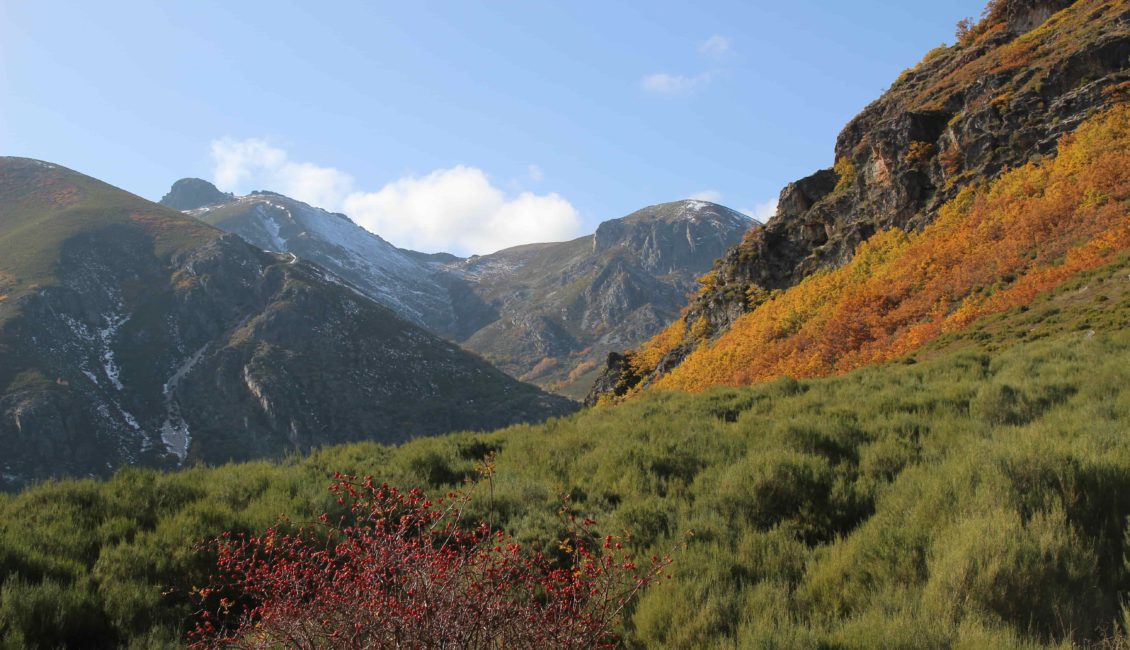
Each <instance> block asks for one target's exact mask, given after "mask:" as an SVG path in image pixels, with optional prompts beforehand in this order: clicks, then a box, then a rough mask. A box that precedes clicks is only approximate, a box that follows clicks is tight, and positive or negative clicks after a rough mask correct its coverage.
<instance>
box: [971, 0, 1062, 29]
mask: <svg viewBox="0 0 1130 650" xmlns="http://www.w3.org/2000/svg"><path fill="white" fill-rule="evenodd" d="M1074 2H1075V0H997V2H994V3H992V4H990V5H989V8H988V9H987V10H986V18H987V22H989V23H990V24H992V23H997V22H1000V23H1004V25H1005V29H1006V30H1007V31H1008V33H1010V34H1012V35H1014V36H1019V35H1020V34H1024V33H1026V32H1029V31H1032V30H1033V29H1035V28H1036V27H1039V26H1040V25H1042V24H1044V23H1045V22H1047V20H1048V18H1051V17H1052V14H1054V13H1056V12H1058V11H1061V10H1063V9H1066V8H1067V7H1070V6H1071V5H1072V4H1073V3H1074Z"/></svg>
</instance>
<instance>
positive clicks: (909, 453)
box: [0, 256, 1130, 650]
mask: <svg viewBox="0 0 1130 650" xmlns="http://www.w3.org/2000/svg"><path fill="white" fill-rule="evenodd" d="M1128 274H1130V259H1128V258H1127V257H1126V256H1123V257H1121V258H1120V259H1118V260H1116V261H1115V262H1114V263H1112V264H1110V265H1107V266H1106V267H1102V268H1100V269H1097V270H1094V271H1090V272H1086V273H1083V274H1080V275H1079V276H1077V277H1076V278H1075V279H1074V280H1073V281H1072V282H1071V283H1069V284H1068V285H1067V286H1064V287H1061V288H1060V289H1057V290H1055V291H1053V292H1051V293H1050V294H1048V295H1045V296H1044V297H1041V298H1038V299H1036V300H1035V301H1033V302H1032V303H1031V304H1030V305H1029V306H1027V308H1023V309H1022V308H1017V309H1013V310H1010V311H1008V312H1005V313H1002V314H999V315H996V316H993V317H990V318H988V319H983V320H982V321H980V322H979V323H978V325H977V326H976V327H975V328H974V329H971V330H967V331H964V332H955V333H951V334H947V335H945V336H943V337H942V338H940V339H938V340H937V341H935V342H934V343H932V344H930V345H929V346H927V347H926V348H924V349H923V350H922V351H921V352H920V353H919V355H918V356H919V361H918V362H917V363H906V362H898V363H890V364H882V365H878V366H872V367H870V368H865V369H861V370H858V371H855V372H853V373H850V374H848V375H847V376H844V377H836V378H828V379H815V380H802V381H795V380H788V379H785V380H781V381H776V382H771V383H767V384H762V385H760V386H755V387H748V388H739V389H715V390H712V391H710V392H707V393H705V394H701V395H690V394H685V393H679V392H670V391H664V392H649V393H646V394H644V395H642V396H641V397H640V398H639V399H636V400H632V401H630V402H627V403H625V404H623V405H621V406H618V407H616V408H611V409H590V410H587V411H585V412H582V413H579V414H576V415H573V416H571V417H569V418H564V419H560V420H555V421H551V422H549V423H546V424H544V425H538V426H520V427H513V428H509V429H506V430H502V431H498V432H494V433H490V434H458V435H452V436H443V437H436V438H428V439H422V440H416V441H412V442H410V443H408V444H405V445H403V446H399V447H392V448H390V447H384V446H380V445H376V444H371V443H368V444H360V445H347V446H338V447H328V448H324V449H320V450H318V451H316V452H314V453H312V454H311V455H310V456H308V457H303V458H299V457H292V458H289V459H287V460H286V461H284V462H283V463H281V464H269V463H263V462H259V463H248V464H238V465H229V466H225V467H220V468H216V469H204V468H194V469H188V470H185V471H182V472H175V473H155V472H142V471H136V470H130V471H126V472H123V473H121V474H119V475H117V476H115V477H114V478H113V479H111V480H109V481H106V482H94V481H81V482H80V481H71V482H66V483H61V484H49V485H43V486H39V487H36V488H33V489H30V490H28V491H26V492H24V493H22V494H19V495H14V496H8V497H5V496H4V495H0V590H2V591H0V593H2V595H3V598H0V644H5V643H6V644H7V645H8V646H11V647H31V646H35V645H38V646H40V647H60V646H62V645H66V644H68V643H71V644H76V643H86V644H91V643H94V644H96V645H99V646H103V647H105V646H112V645H117V644H121V645H128V644H130V643H131V642H132V644H133V645H134V647H158V646H160V645H161V644H162V643H169V644H175V643H176V641H177V640H178V639H181V638H182V635H183V631H184V630H185V628H186V621H187V620H188V619H189V617H190V616H191V613H192V611H193V610H194V609H195V608H194V607H192V606H191V605H190V601H189V593H190V592H191V589H192V587H194V586H198V585H200V584H204V582H205V580H206V576H207V575H208V573H210V572H211V571H212V567H211V563H212V561H213V559H212V558H210V557H208V556H207V555H204V554H200V553H198V552H196V551H194V548H195V544H196V543H197V542H198V540H200V539H202V538H207V537H211V536H215V535H219V534H220V533H221V532H222V531H224V530H257V529H262V528H265V527H267V526H271V525H274V524H276V523H277V521H278V515H279V514H280V513H286V514H287V515H289V516H290V517H291V518H292V520H293V521H295V522H305V521H310V520H311V519H313V518H314V517H315V516H316V515H317V514H318V513H320V512H323V511H326V510H329V511H330V513H331V516H332V517H336V516H337V515H338V514H340V512H339V510H335V508H337V507H338V506H337V505H336V503H337V502H336V500H334V499H333V498H332V497H331V496H330V495H329V494H328V493H327V492H326V486H327V485H328V483H329V482H330V481H331V480H332V473H333V472H334V471H342V472H349V473H356V474H361V475H364V474H373V475H374V476H375V477H376V478H377V479H378V480H379V481H388V482H389V483H391V484H393V485H400V486H404V487H410V486H422V487H425V488H426V489H427V491H428V492H429V493H432V494H444V493H446V492H447V491H448V490H450V489H452V488H459V487H460V486H465V484H464V483H463V481H464V480H465V479H466V478H468V477H473V476H475V475H476V469H475V466H476V464H477V463H481V460H482V458H483V456H484V454H486V453H488V452H494V453H495V454H496V455H495V459H494V468H495V473H494V478H493V481H492V485H491V489H490V492H489V495H490V496H489V497H488V492H487V489H486V488H487V486H486V485H481V486H480V487H479V492H478V495H477V496H478V498H477V500H476V501H475V502H473V504H472V506H473V507H472V509H471V510H470V511H468V512H467V513H466V515H465V516H466V517H467V519H468V520H470V521H476V520H478V519H479V518H486V517H487V516H488V515H489V516H491V517H492V518H493V521H494V522H495V524H496V525H500V526H502V527H504V528H505V529H506V530H508V531H510V532H512V533H513V534H515V535H516V536H517V537H518V538H519V540H521V542H522V543H523V545H525V546H526V548H527V549H543V550H547V551H549V552H551V553H552V552H554V551H556V550H557V548H558V545H559V543H560V540H561V539H562V536H563V533H564V529H565V527H566V526H567V524H566V523H565V521H564V520H563V518H562V516H561V512H562V509H563V504H562V500H561V498H562V497H561V495H563V494H565V495H568V497H569V501H568V502H567V503H566V504H565V508H566V511H567V512H569V513H576V515H577V516H578V517H591V518H593V519H595V520H596V521H597V522H598V531H599V532H602V533H608V534H621V533H622V532H623V531H625V530H627V531H629V532H630V537H629V538H628V540H627V542H626V543H627V545H628V546H629V548H630V549H631V550H632V551H633V552H635V553H637V554H638V555H639V556H643V557H646V556H648V555H651V554H662V553H665V552H667V551H670V550H671V549H672V548H675V549H678V550H676V551H675V553H674V564H673V565H672V579H671V580H670V581H669V582H666V583H664V584H661V585H657V586H656V587H653V588H651V589H650V590H649V591H647V592H645V593H644V595H643V599H642V601H641V602H640V603H639V604H638V606H635V607H633V608H631V610H630V611H628V612H627V613H626V616H625V624H624V632H625V634H626V636H627V644H626V646H627V647H632V648H634V647H647V648H710V647H742V648H746V647H750V648H761V647H770V648H778V647H779V648H798V649H800V648H843V649H845V650H849V649H859V650H871V649H872V648H939V649H945V648H976V649H978V650H981V649H988V650H997V649H999V650H1028V649H1035V648H1045V647H1048V648H1051V647H1055V648H1066V647H1079V648H1111V649H1117V648H1121V647H1125V642H1126V640H1127V637H1126V629H1127V624H1128V623H1130V621H1127V620H1126V619H1125V618H1124V615H1123V614H1121V613H1120V608H1122V607H1123V606H1124V603H1125V599H1126V597H1127V595H1128V594H1130V563H1128V562H1127V559H1126V558H1127V557H1128V554H1130V536H1128V535H1130V529H1128V527H1127V521H1128V520H1127V516H1128V515H1130V446H1128V445H1127V444H1126V439H1127V436H1130V425H1128V423H1130V364H1127V363H1126V362H1125V360H1126V358H1127V356H1128V355H1130V275H1128ZM690 531H693V535H689V534H688V533H689V532H690ZM684 544H685V546H684ZM1120 626H1121V627H1120ZM1104 643H1105V645H1104ZM1120 643H1121V644H1122V645H1120ZM1072 644H1074V645H1072ZM162 647H163V646H162Z"/></svg>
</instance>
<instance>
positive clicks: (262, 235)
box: [162, 179, 460, 338]
mask: <svg viewBox="0 0 1130 650" xmlns="http://www.w3.org/2000/svg"><path fill="white" fill-rule="evenodd" d="M187 181H196V182H198V183H205V184H207V185H208V186H209V187H211V184H210V183H207V182H206V181H202V180H200V179H182V180H180V181H177V184H175V185H174V186H173V191H171V192H170V193H169V195H168V196H166V198H165V199H162V201H167V199H168V198H169V196H172V195H173V194H174V192H175V191H176V187H177V185H180V184H182V183H185V182H187ZM188 212H189V214H191V215H193V216H195V217H197V218H199V219H201V220H202V221H205V222H207V223H210V224H212V225H214V226H216V227H218V228H221V229H223V230H226V231H227V232H231V233H235V234H237V235H239V236H240V237H242V238H243V239H245V240H246V241H248V242H250V243H251V244H253V245H255V246H258V247H259V248H262V249H264V250H268V251H277V252H288V253H294V254H295V255H297V256H299V257H300V258H302V259H304V260H310V261H312V262H314V263H315V264H318V265H319V266H321V267H323V268H325V269H327V270H329V271H332V272H333V273H334V274H335V275H337V276H339V277H341V278H343V279H345V280H347V281H348V282H349V283H350V284H352V285H353V286H355V287H357V288H358V289H359V290H361V291H362V292H364V293H365V294H366V295H367V296H369V297H370V298H372V299H374V300H376V301H377V302H380V303H381V304H383V305H385V306H386V307H388V308H389V309H392V310H393V311H395V312H396V313H397V314H399V315H400V316H401V317H402V318H405V319H408V320H410V321H412V322H413V323H415V324H416V325H419V326H421V327H424V328H427V329H429V330H431V331H432V332H435V333H437V334H440V335H445V336H448V337H452V338H453V336H452V335H453V334H454V333H455V332H456V331H457V330H459V329H460V328H459V323H458V316H457V315H456V312H455V310H454V309H453V305H452V300H451V298H450V297H449V296H448V288H447V286H446V285H445V284H443V283H441V282H440V279H439V278H437V277H436V275H437V274H436V272H435V271H434V270H433V269H431V268H430V266H429V265H427V264H425V263H421V262H420V261H418V260H417V259H415V258H413V257H411V256H410V255H408V254H407V253H405V252H404V251H401V250H400V249H398V248H396V247H395V246H393V245H392V244H390V243H388V242H386V241H385V240H383V239H381V238H380V237H378V236H376V235H374V234H372V233H370V232H369V231H367V230H365V229H364V228H362V227H360V226H358V225H357V224H355V223H353V222H352V221H350V220H349V218H348V217H346V216H345V215H343V214H336V213H332V212H327V211H325V210H322V209H319V208H314V207H311V206H309V205H307V204H305V203H303V202H301V201H296V200H294V199H291V198H288V197H285V196H283V195H281V194H275V193H273V192H253V193H251V194H250V195H248V196H242V197H239V198H238V199H235V198H230V199H229V200H228V201H225V202H223V203H219V204H216V205H210V206H205V207H202V208H199V209H194V210H189V211H188Z"/></svg>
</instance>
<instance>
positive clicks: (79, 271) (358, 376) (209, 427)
mask: <svg viewBox="0 0 1130 650" xmlns="http://www.w3.org/2000/svg"><path fill="white" fill-rule="evenodd" d="M31 226H34V228H32V227H31ZM28 233H33V234H34V235H35V238H34V239H32V240H27V239H26V237H28V236H29V235H28ZM21 237H23V238H24V239H21ZM13 242H14V244H13V246H12V248H10V249H9V247H8V246H9V244H12V243H13ZM27 249H34V250H33V252H34V253H35V254H34V255H30V256H22V255H20V251H22V250H27ZM43 260H48V263H47V264H45V265H38V266H37V264H39V263H40V262H42V261H43ZM0 275H2V276H3V277H7V278H8V283H9V292H10V293H6V297H5V298H4V299H3V300H0V486H2V487H5V488H13V487H18V486H19V485H22V484H24V483H26V482H28V481H31V480H36V479H42V478H45V477H50V476H63V475H70V476H76V475H77V476H84V475H105V474H107V473H110V472H112V471H113V470H114V469H116V468H118V467H121V466H123V465H127V464H129V465H132V464H140V465H148V466H156V467H174V466H178V465H181V464H183V463H186V462H193V461H196V460H202V461H205V462H211V463H217V462H224V461H227V460H229V459H248V458H255V457H263V456H277V455H279V454H281V453H282V452H284V451H286V450H303V449H308V448H310V447H313V446H317V445H322V444H329V443H335V442H344V441H349V440H360V439H376V440H381V441H386V442H397V441H401V440H405V439H408V438H411V437H414V436H420V435H429V434H435V433H441V432H446V431H452V430H458V429H491V428H496V427H499V426H504V425H506V424H510V423H515V422H523V421H534V420H540V419H544V418H546V417H549V416H551V415H560V414H564V413H568V412H569V411H571V410H572V409H573V408H574V406H573V404H572V403H570V402H568V401H567V400H564V399H562V398H559V397H554V396H550V395H547V394H545V393H542V392H541V391H539V390H537V389H536V388H534V387H532V386H528V385H524V384H520V383H519V382H516V381H514V380H513V379H511V378H509V377H507V376H506V375H505V374H503V373H501V372H500V371H498V370H496V369H495V368H493V367H491V366H490V365H489V364H488V363H486V362H485V361H483V360H481V359H479V358H477V357H475V356H473V355H469V354H467V353H465V352H463V351H462V350H461V349H460V348H458V347H457V346H456V345H454V344H452V343H449V342H447V341H444V340H442V339H440V338H438V337H436V336H434V335H432V334H430V333H428V332H426V331H424V330H422V329H420V328H418V327H415V326H413V325H412V324H410V323H408V322H406V321H405V320H403V319H401V318H399V317H398V316H397V315H396V314H394V313H393V312H392V311H390V310H389V309H387V308H385V307H383V306H382V305H380V304H378V303H376V302H374V301H373V300H371V299H370V298H369V297H367V296H366V295H364V294H363V293H361V292H359V291H358V290H356V289H355V288H353V287H351V286H349V285H348V283H346V282H344V281H342V280H341V279H340V278H337V277H336V276H334V275H333V274H331V273H328V272H327V271H325V270H323V269H321V268H320V267H317V266H314V265H311V264H309V263H305V262H302V261H301V260H299V259H298V258H296V257H295V256H294V255H291V254H288V253H281V254H277V253H268V252H264V251H262V250H260V249H258V248H256V247H254V246H251V245H250V244H248V243H246V242H245V241H243V240H242V239H240V238H239V237H236V236H233V235H230V234H224V233H223V232H222V231H219V230H216V229H213V228H210V227H208V226H205V225H204V224H202V223H200V222H198V221H195V220H193V219H190V218H187V217H185V216H183V215H180V214H179V213H176V212H173V211H169V210H167V209H165V208H162V207H160V206H157V205H155V204H151V203H148V202H147V201H144V200H142V199H139V198H137V197H133V196H131V195H128V194H126V193H124V192H122V191H120V190H117V189H115V188H111V187H109V186H107V185H105V184H102V183H99V182H98V181H95V180H94V179H90V178H88V177H84V176H82V175H80V174H76V173H74V172H71V171H69V170H64V169H62V168H58V167H54V166H49V165H46V164H45V163H39V162H37V161H29V160H25V159H13V158H6V159H0Z"/></svg>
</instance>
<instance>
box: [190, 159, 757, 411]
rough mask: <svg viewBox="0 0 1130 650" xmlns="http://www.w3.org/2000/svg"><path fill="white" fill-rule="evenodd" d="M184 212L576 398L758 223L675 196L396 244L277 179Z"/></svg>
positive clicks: (663, 320)
mask: <svg viewBox="0 0 1130 650" xmlns="http://www.w3.org/2000/svg"><path fill="white" fill-rule="evenodd" d="M186 180H189V179H186ZM184 182H186V181H178V184H179V183H184ZM200 182H203V181H200ZM170 194H171V193H170ZM187 212H188V213H189V214H191V215H193V216H195V217H197V218H199V219H201V220H203V221H206V222H207V223H210V224H212V225H215V226H218V227H220V228H222V229H224V230H226V231H228V232H231V233H235V234H237V235H239V236H240V237H242V238H244V239H245V240H247V241H249V242H251V243H253V244H254V245H256V246H258V247H260V248H264V249H266V250H271V251H286V252H289V253H293V254H295V255H297V256H298V257H299V258H301V259H304V260H310V261H313V262H315V263H316V264H318V265H320V266H322V267H324V268H327V269H329V270H331V271H332V272H333V273H334V274H335V275H338V276H339V277H342V278H345V279H346V280H348V281H349V282H350V283H351V284H353V285H354V286H355V287H357V288H358V289H359V290H361V291H362V292H364V293H365V294H366V295H368V296H369V297H371V298H373V299H375V300H377V301H378V302H380V303H382V304H384V305H386V306H387V307H389V308H390V309H393V310H394V311H396V312H397V313H398V314H400V315H401V316H402V317H404V318H407V319H409V320H411V321H412V322H413V323H415V324H417V325H420V326H422V327H425V328H427V329H429V330H431V331H432V332H433V333H436V334H438V335H440V336H443V337H445V338H448V339H450V340H452V341H455V342H458V343H460V344H462V345H463V346H464V347H466V348H468V349H470V350H472V351H475V352H478V353H480V354H482V355H483V356H485V357H486V358H487V359H489V360H490V361H491V362H492V363H494V364H495V365H497V366H498V367H500V368H502V369H503V370H504V371H506V372H508V373H510V374H511V375H512V376H514V377H519V378H523V379H524V380H527V381H531V382H535V383H537V384H539V385H541V386H543V387H546V388H550V389H552V390H555V391H559V392H562V393H564V394H567V395H570V396H573V397H578V398H579V397H582V396H583V395H584V394H585V392H586V391H587V389H588V387H589V385H591V383H592V379H593V377H594V375H595V372H596V369H597V366H598V365H599V363H600V362H601V361H602V360H603V358H604V355H605V354H606V353H607V352H608V351H610V350H614V349H623V348H626V347H631V346H633V345H638V344H640V343H642V342H643V341H646V340H647V339H648V338H650V337H651V336H652V335H654V334H655V333H656V332H658V331H659V330H660V329H661V328H662V327H663V326H664V325H666V324H667V323H668V322H670V321H671V320H672V319H674V318H675V317H676V316H677V315H678V313H679V309H680V308H681V307H682V306H683V305H684V304H685V302H686V296H687V293H688V292H689V291H691V290H692V289H693V288H694V286H695V278H697V277H698V276H699V275H701V274H702V273H704V272H705V271H707V270H708V269H709V268H710V266H711V264H713V262H714V260H716V259H717V258H718V257H720V256H721V255H722V254H723V253H724V252H725V251H726V250H727V249H728V248H729V247H731V246H733V245H734V244H735V243H737V242H738V241H740V239H741V237H742V235H743V233H744V232H745V231H747V230H748V229H749V227H750V225H751V224H752V221H751V220H750V219H749V218H748V217H746V216H744V215H742V214H739V213H737V212H734V211H732V210H729V209H727V208H724V207H722V206H719V205H715V204H712V203H707V202H704V201H679V202H675V203H666V204H662V205H656V206H651V207H649V208H645V209H643V210H639V211H637V212H635V213H633V214H631V215H628V216H627V217H624V218H622V219H615V220H611V221H606V222H604V223H602V224H601V225H600V227H598V228H597V231H596V233H595V234H593V235H591V236H587V237H582V238H579V239H577V240H574V241H571V242H561V243H554V244H531V245H527V246H519V247H516V248H512V249H508V250H504V251H499V252H497V253H493V254H490V255H483V256H475V257H471V258H469V259H463V258H458V257H455V256H452V255H444V254H439V255H425V254H422V253H416V252H414V251H405V250H401V249H398V248H396V247H395V246H393V245H391V244H389V243H388V242H386V241H384V240H383V239H381V238H380V237H379V236H377V235H374V234H372V233H369V232H367V231H365V230H364V229H362V228H360V227H359V226H357V225H356V224H354V223H353V222H352V221H350V220H349V219H348V217H346V216H344V215H340V214H333V213H330V212H326V211H325V210H320V209H318V208H314V207H311V206H309V205H306V204H305V203H302V202H300V201H295V200H294V199H290V198H287V197H285V196H282V195H279V194H275V193H272V192H255V193H252V194H250V195H248V196H244V197H239V198H237V199H232V200H229V201H227V202H226V203H222V204H220V205H213V206H208V207H205V208H201V209H195V210H188V211H187Z"/></svg>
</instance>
